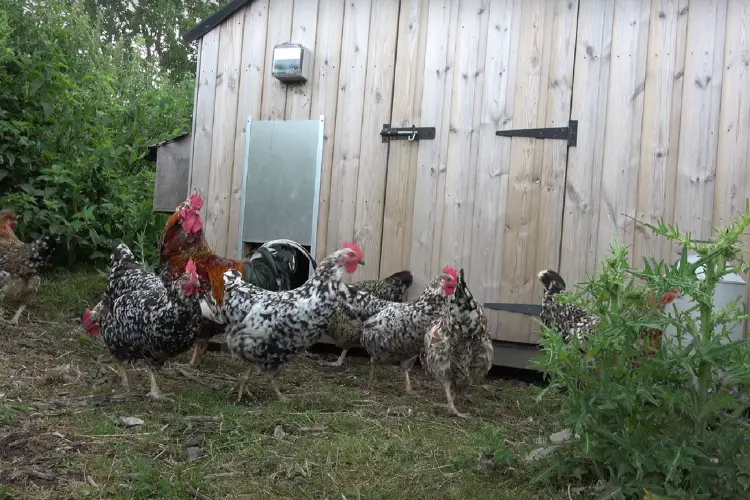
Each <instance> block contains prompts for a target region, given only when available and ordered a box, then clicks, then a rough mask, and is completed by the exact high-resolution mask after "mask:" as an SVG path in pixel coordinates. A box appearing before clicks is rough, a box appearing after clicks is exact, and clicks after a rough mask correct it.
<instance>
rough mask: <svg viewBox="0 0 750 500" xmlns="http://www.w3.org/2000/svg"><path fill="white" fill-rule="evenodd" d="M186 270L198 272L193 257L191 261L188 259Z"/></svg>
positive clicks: (193, 272)
mask: <svg viewBox="0 0 750 500" xmlns="http://www.w3.org/2000/svg"><path fill="white" fill-rule="evenodd" d="M185 272H186V273H189V274H196V269H195V262H193V259H190V260H189V261H187V264H185Z"/></svg>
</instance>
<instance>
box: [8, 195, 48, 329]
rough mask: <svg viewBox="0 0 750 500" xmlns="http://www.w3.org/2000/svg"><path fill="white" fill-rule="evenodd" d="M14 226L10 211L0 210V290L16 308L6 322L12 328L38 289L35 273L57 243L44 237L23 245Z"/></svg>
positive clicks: (14, 218)
mask: <svg viewBox="0 0 750 500" xmlns="http://www.w3.org/2000/svg"><path fill="white" fill-rule="evenodd" d="M17 224H18V218H17V217H16V214H15V213H14V212H13V211H12V210H7V209H6V210H2V211H0V291H2V293H3V295H4V296H5V300H6V301H8V302H10V303H13V304H17V305H18V309H17V310H16V314H15V315H13V317H12V318H11V319H10V320H9V321H8V323H9V324H11V325H17V324H18V320H19V318H20V317H21V314H22V313H23V311H24V310H25V309H26V306H27V305H28V302H29V299H30V298H31V296H32V295H33V294H34V293H35V292H36V291H37V289H38V288H39V284H40V283H41V279H40V278H39V275H38V271H39V269H40V268H41V267H42V266H43V265H44V264H46V263H47V261H48V259H49V257H50V256H51V254H52V252H53V250H54V247H55V243H56V241H55V239H54V238H53V237H51V236H45V237H42V238H40V239H38V240H37V241H35V242H33V243H31V244H26V243H24V242H22V241H21V240H19V239H18V237H17V236H16V233H15V232H14V229H15V227H16V225H17ZM0 320H2V318H0ZM2 321H5V320H2Z"/></svg>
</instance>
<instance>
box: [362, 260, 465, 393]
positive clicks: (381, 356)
mask: <svg viewBox="0 0 750 500" xmlns="http://www.w3.org/2000/svg"><path fill="white" fill-rule="evenodd" d="M456 286H457V273H456V270H455V269H454V268H452V267H446V268H445V269H443V272H442V273H441V274H439V275H437V276H436V277H435V278H433V279H432V280H431V281H430V282H429V283H427V286H425V289H424V291H423V292H422V295H420V296H419V298H418V299H417V300H416V301H414V302H405V303H397V302H396V303H389V304H387V305H386V306H385V307H382V308H381V309H380V311H379V312H377V313H376V314H374V315H372V316H370V317H369V318H368V319H367V320H366V321H365V323H364V330H363V332H362V346H363V347H364V348H365V349H366V350H367V352H368V354H369V355H370V378H369V386H370V387H372V379H373V375H374V373H375V364H376V363H379V364H396V363H398V364H399V365H400V367H401V371H403V372H404V377H405V378H406V386H405V387H406V392H412V387H411V381H410V380H409V370H410V369H411V367H412V366H414V362H415V361H416V360H417V358H418V357H419V355H420V353H421V352H422V346H423V345H424V335H425V332H426V331H427V329H428V328H429V327H430V325H431V324H432V322H433V321H435V320H436V319H437V318H438V317H439V316H440V315H442V314H443V313H444V311H445V310H446V309H447V308H448V297H449V296H450V295H453V293H454V292H455V291H456ZM373 302H374V301H373ZM357 308H358V306H354V309H357Z"/></svg>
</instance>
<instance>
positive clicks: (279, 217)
mask: <svg viewBox="0 0 750 500" xmlns="http://www.w3.org/2000/svg"><path fill="white" fill-rule="evenodd" d="M247 131H248V133H247V134H246V138H247V139H246V144H245V174H244V179H243V182H242V186H243V193H242V200H243V201H242V204H243V206H242V212H241V214H242V219H241V220H240V228H241V231H242V238H240V240H241V241H240V243H239V245H238V248H237V253H238V255H243V243H252V244H262V243H265V242H267V241H270V240H275V239H280V238H287V239H290V240H294V241H296V242H297V243H299V244H300V245H303V246H305V247H309V248H310V253H311V254H313V255H315V249H316V242H315V235H316V233H317V226H318V204H319V199H320V170H321V162H322V159H323V117H322V116H321V117H320V120H295V121H264V120H253V119H252V118H249V119H248V120H247Z"/></svg>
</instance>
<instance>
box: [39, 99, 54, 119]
mask: <svg viewBox="0 0 750 500" xmlns="http://www.w3.org/2000/svg"><path fill="white" fill-rule="evenodd" d="M42 109H43V110H44V118H46V119H49V117H50V116H51V115H52V111H53V109H54V105H53V104H52V103H51V102H47V101H42Z"/></svg>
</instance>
